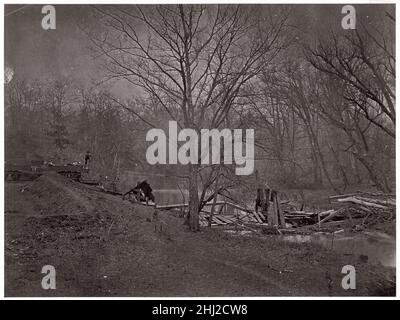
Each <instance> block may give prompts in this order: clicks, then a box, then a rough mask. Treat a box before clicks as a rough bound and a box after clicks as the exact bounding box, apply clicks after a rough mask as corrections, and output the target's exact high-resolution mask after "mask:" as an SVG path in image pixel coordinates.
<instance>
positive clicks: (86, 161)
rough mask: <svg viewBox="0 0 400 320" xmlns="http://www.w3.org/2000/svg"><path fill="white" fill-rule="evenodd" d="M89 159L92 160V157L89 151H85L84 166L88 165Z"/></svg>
mask: <svg viewBox="0 0 400 320" xmlns="http://www.w3.org/2000/svg"><path fill="white" fill-rule="evenodd" d="M91 158H92V155H91V153H90V151H87V152H86V154H85V166H86V167H87V166H88V165H89V162H90V160H91Z"/></svg>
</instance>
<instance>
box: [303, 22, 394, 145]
mask: <svg viewBox="0 0 400 320" xmlns="http://www.w3.org/2000/svg"><path fill="white" fill-rule="evenodd" d="M389 21H390V22H393V24H394V21H393V20H392V19H390V20H389ZM390 27H391V28H392V26H390ZM391 34H394V33H392V32H384V31H383V30H375V29H372V28H371V27H366V26H365V25H362V26H361V27H360V28H357V29H355V30H351V31H349V32H346V33H345V34H344V35H337V34H334V33H332V34H331V36H330V37H329V38H328V39H327V40H326V41H322V40H319V43H318V45H317V46H316V48H310V47H309V48H307V49H306V54H307V59H308V60H309V61H310V62H311V64H312V65H313V66H314V67H315V68H316V69H318V70H320V71H322V72H324V73H327V74H329V75H331V76H332V78H331V79H332V80H336V81H342V82H343V83H344V84H345V85H346V90H345V91H344V98H345V99H346V100H347V101H348V103H350V104H352V105H353V106H355V107H356V108H358V109H359V110H360V112H361V114H362V115H363V116H364V117H365V118H366V119H367V120H368V121H369V122H371V123H372V124H373V125H375V126H377V127H378V128H380V129H381V130H382V131H383V132H385V133H386V134H388V135H389V136H391V137H392V138H395V120H396V112H395V100H396V95H395V77H396V72H395V63H396V60H395V42H394V38H392V37H391Z"/></svg>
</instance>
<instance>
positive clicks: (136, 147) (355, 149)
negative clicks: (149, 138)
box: [5, 5, 396, 229]
mask: <svg viewBox="0 0 400 320" xmlns="http://www.w3.org/2000/svg"><path fill="white" fill-rule="evenodd" d="M391 9H393V10H391ZM293 10H294V9H293V8H291V7H290V6H284V7H283V6H282V7H281V6H280V7H276V8H274V10H272V9H271V10H257V8H254V7H251V6H200V5H199V6H197V5H193V6H192V5H190V6H189V5H185V6H182V5H179V6H165V5H164V6H158V7H146V6H144V7H136V6H135V7H134V6H129V7H126V6H117V7H109V6H106V7H93V8H91V10H90V12H88V16H87V17H86V19H85V21H84V22H82V32H83V33H85V35H86V36H87V38H88V43H90V46H91V51H90V54H91V55H92V57H93V58H94V59H95V60H96V61H97V63H98V66H99V69H101V70H102V72H103V74H104V77H103V78H102V79H100V80H101V81H100V80H99V82H97V83H93V84H90V85H86V86H82V85H77V84H76V83H74V81H72V80H71V79H68V78H57V79H50V80H48V81H43V80H41V81H39V80H35V79H26V78H21V77H19V76H18V74H16V75H15V76H14V78H13V79H12V81H10V82H9V83H7V84H6V85H5V146H6V153H5V155H6V161H8V162H18V163H21V162H27V161H29V160H31V159H46V160H52V161H53V162H56V163H67V162H69V161H74V160H78V161H82V160H83V156H84V154H85V152H86V151H87V150H90V151H91V153H92V154H93V161H92V172H93V174H97V175H100V174H101V175H108V176H110V177H113V178H117V177H118V178H119V179H120V180H121V179H122V180H123V177H124V176H125V175H126V174H127V171H137V172H143V174H144V176H145V175H146V174H149V175H150V174H156V175H157V174H158V175H160V176H162V175H164V176H170V177H174V176H175V177H179V178H180V179H182V181H186V182H185V183H186V185H185V183H183V184H182V186H181V187H182V188H187V189H188V190H189V191H190V193H191V208H190V210H191V212H192V213H193V212H196V211H197V210H198V208H199V206H200V205H201V203H202V201H204V200H205V199H206V198H207V195H208V194H209V192H206V191H210V190H214V191H215V190H225V191H226V190H229V189H230V188H233V187H237V186H238V185H239V184H238V182H242V183H243V185H246V186H247V187H248V186H249V185H251V182H252V181H254V180H255V178H256V177H255V176H256V173H255V174H254V175H253V176H251V177H237V176H235V175H234V172H233V170H232V168H230V167H229V166H227V165H226V166H224V165H220V166H219V165H215V166H207V167H204V166H200V165H189V166H178V165H175V166H173V165H170V166H150V165H148V164H147V162H146V158H145V153H146V148H147V146H148V145H149V143H147V142H146V141H145V136H146V132H147V130H149V129H150V128H153V127H155V128H166V127H167V126H168V123H167V120H168V119H170V120H172V119H173V120H176V121H178V123H179V124H180V126H181V127H182V128H194V129H196V130H200V129H201V128H220V129H221V128H243V129H247V128H254V129H255V142H254V143H255V146H256V149H255V150H256V152H255V155H256V159H255V160H256V169H257V170H256V171H257V179H261V180H262V181H266V182H267V183H268V184H269V185H271V186H273V187H274V188H277V189H280V188H297V189H306V188H331V189H333V190H334V191H336V192H344V191H345V190H346V189H348V188H349V187H350V186H373V187H375V188H377V189H378V190H380V191H383V192H393V187H394V182H395V171H394V170H395V117H396V116H395V51H394V50H395V43H394V39H395V36H394V35H395V33H394V28H395V18H394V7H388V9H387V10H384V11H381V12H380V14H381V20H379V23H376V24H371V23H368V22H367V21H365V19H364V18H363V17H362V16H360V17H358V19H357V28H356V29H355V30H343V29H341V28H340V24H339V22H338V26H339V27H338V26H336V27H332V28H331V29H329V31H328V29H326V30H327V31H326V32H324V33H322V34H320V33H319V32H313V33H311V34H310V32H306V31H304V30H302V29H301V28H297V27H296V23H298V21H297V20H296V19H294V14H293V12H294V11H293ZM363 19H364V20H363ZM116 81H124V82H126V83H128V84H130V85H131V86H132V88H134V89H133V92H134V94H132V96H131V97H130V98H121V97H118V96H116V95H115V94H114V93H113V92H112V90H110V89H109V85H108V84H109V83H110V82H116ZM239 179H240V181H238V180H239ZM154 181H156V180H154ZM174 181H175V179H174ZM168 187H171V186H168ZM154 188H157V185H155V186H154ZM199 191H200V198H199V196H197V195H198V194H199ZM202 191H203V192H202ZM206 194H207V195H206ZM192 216H193V217H194V218H193V219H194V220H192V223H191V225H192V229H196V228H197V227H196V222H195V219H196V214H192ZM193 221H194V222H193Z"/></svg>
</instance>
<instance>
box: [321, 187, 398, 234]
mask: <svg viewBox="0 0 400 320" xmlns="http://www.w3.org/2000/svg"><path fill="white" fill-rule="evenodd" d="M329 200H330V201H331V203H332V204H333V205H334V206H335V207H336V209H335V210H333V212H331V213H330V214H329V215H328V216H327V217H326V218H324V219H322V220H321V221H320V223H324V222H327V221H328V220H335V221H338V220H344V219H349V220H350V221H351V222H353V224H355V225H358V226H359V227H366V226H369V225H373V224H376V223H380V222H385V221H388V220H392V219H394V218H395V213H396V199H395V196H394V195H392V194H383V193H361V192H359V193H356V194H350V195H340V196H333V197H330V198H329Z"/></svg>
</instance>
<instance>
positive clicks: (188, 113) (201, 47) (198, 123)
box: [88, 5, 287, 231]
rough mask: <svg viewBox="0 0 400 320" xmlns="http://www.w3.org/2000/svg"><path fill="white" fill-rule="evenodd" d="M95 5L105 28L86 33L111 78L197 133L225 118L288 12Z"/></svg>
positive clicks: (193, 192) (271, 51) (193, 184)
mask: <svg viewBox="0 0 400 320" xmlns="http://www.w3.org/2000/svg"><path fill="white" fill-rule="evenodd" d="M96 12H97V14H98V15H100V17H101V19H102V21H103V26H104V27H105V30H104V32H103V33H101V34H100V35H99V34H96V33H93V32H89V33H88V34H89V36H90V39H91V41H92V43H93V44H94V46H95V48H96V50H97V53H98V55H99V56H102V57H104V58H105V67H106V70H107V72H108V79H125V80H126V81H128V82H130V83H131V84H133V85H134V86H136V87H138V88H141V90H142V92H143V93H144V94H146V95H147V96H148V97H149V98H151V99H155V100H156V101H157V103H158V104H159V106H161V108H163V109H164V111H165V112H166V114H168V115H169V117H170V118H171V119H173V120H176V121H177V122H178V124H179V126H180V127H185V128H192V129H195V130H196V131H197V132H199V131H200V129H201V128H207V127H208V128H218V127H220V126H222V125H223V124H224V121H225V120H226V117H227V115H228V114H229V112H230V110H231V109H232V106H233V105H234V103H235V100H236V99H237V97H238V94H239V92H240V90H241V88H242V86H243V85H244V84H246V83H247V82H248V81H250V80H251V79H252V78H253V77H254V76H255V75H257V74H258V73H259V72H260V70H261V69H262V68H263V66H264V65H265V64H267V63H269V62H270V61H271V60H272V59H273V58H274V57H275V56H276V54H277V53H278V52H279V51H280V50H281V49H282V46H283V45H284V40H283V38H282V37H281V34H282V31H283V29H284V28H285V22H286V19H287V14H285V13H284V12H281V13H280V14H277V13H276V11H275V12H274V15H272V14H271V15H270V16H268V17H261V14H260V13H257V11H256V10H255V9H254V8H252V7H245V6H243V7H242V6H220V5H215V6H202V5H174V6H168V5H163V6H151V7H141V6H137V7H135V8H134V9H132V8H125V7H117V8H115V7H96ZM261 18H263V19H264V20H262V22H261ZM188 168H189V193H190V199H189V202H190V205H189V213H190V214H189V222H190V227H191V230H193V231H196V230H198V229H199V222H198V212H199V207H200V203H199V196H198V183H199V181H198V179H199V165H197V164H189V166H188ZM205 185H208V186H211V185H212V183H209V181H208V182H207V183H206V184H205Z"/></svg>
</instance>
